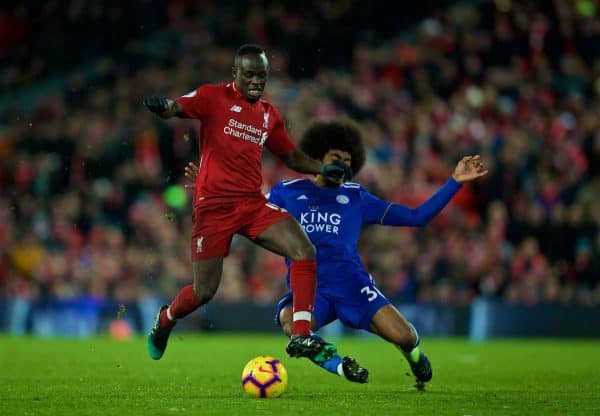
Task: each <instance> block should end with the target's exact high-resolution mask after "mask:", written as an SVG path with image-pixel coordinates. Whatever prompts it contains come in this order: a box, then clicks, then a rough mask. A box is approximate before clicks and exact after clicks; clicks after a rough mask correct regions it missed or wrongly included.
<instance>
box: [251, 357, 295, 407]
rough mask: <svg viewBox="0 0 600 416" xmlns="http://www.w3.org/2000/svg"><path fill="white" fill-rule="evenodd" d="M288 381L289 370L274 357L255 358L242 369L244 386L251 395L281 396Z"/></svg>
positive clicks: (264, 396)
mask: <svg viewBox="0 0 600 416" xmlns="http://www.w3.org/2000/svg"><path fill="white" fill-rule="evenodd" d="M287 383H288V376H287V370H286V369H285V367H284V366H283V364H282V363H281V361H279V360H278V359H276V358H274V357H270V356H264V357H263V356H261V357H256V358H253V359H251V360H250V361H248V363H247V364H246V366H245V367H244V370H243V371H242V387H243V388H244V391H245V392H246V393H247V394H248V395H249V396H251V397H260V398H272V397H279V396H281V395H282V394H283V392H285V389H286V388H287Z"/></svg>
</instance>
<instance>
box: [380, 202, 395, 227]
mask: <svg viewBox="0 0 600 416" xmlns="http://www.w3.org/2000/svg"><path fill="white" fill-rule="evenodd" d="M392 205H394V204H393V203H390V204H389V205H388V206H387V208H386V209H385V211H384V212H383V215H382V216H381V219H380V220H379V224H381V225H383V219H384V218H385V216H386V215H387V213H388V211H389V210H390V208H391V207H392Z"/></svg>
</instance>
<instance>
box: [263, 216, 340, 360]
mask: <svg viewBox="0 0 600 416" xmlns="http://www.w3.org/2000/svg"><path fill="white" fill-rule="evenodd" d="M255 242H256V243H257V244H259V245H260V246H262V247H264V248H266V249H267V250H270V251H272V252H274V253H277V254H279V255H282V256H285V257H287V258H288V259H290V261H291V264H290V287H291V289H292V293H293V315H292V331H291V338H290V341H289V343H288V345H287V347H286V351H287V353H288V354H289V355H290V356H292V357H307V358H310V359H311V360H313V361H315V362H323V361H326V360H327V359H329V358H331V356H332V355H334V354H335V352H336V348H335V346H334V345H332V344H329V343H327V342H325V341H323V339H321V338H320V337H317V336H315V335H313V334H311V332H310V322H311V318H312V308H313V305H314V301H315V292H316V288H317V266H316V263H315V257H316V252H315V247H314V246H313V245H312V243H311V242H310V240H309V239H308V237H307V236H306V234H305V233H304V230H303V229H302V228H301V227H300V225H299V224H298V223H297V222H296V221H295V220H294V219H292V218H291V217H288V218H285V219H283V220H281V221H279V222H276V223H275V224H272V225H271V226H269V227H268V228H267V229H266V230H264V231H263V232H262V233H261V234H260V235H259V236H258V237H257V238H256V240H255Z"/></svg>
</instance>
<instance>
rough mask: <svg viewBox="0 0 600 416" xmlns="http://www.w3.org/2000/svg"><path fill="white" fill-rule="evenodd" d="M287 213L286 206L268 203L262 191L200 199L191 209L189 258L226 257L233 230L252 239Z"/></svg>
mask: <svg viewBox="0 0 600 416" xmlns="http://www.w3.org/2000/svg"><path fill="white" fill-rule="evenodd" d="M289 217H290V214H288V212H287V211H286V210H284V209H282V208H279V207H278V206H277V205H274V204H271V203H270V202H268V201H267V200H266V198H265V197H264V196H263V195H262V194H260V195H257V196H256V197H246V198H235V199H231V200H228V199H223V198H221V199H219V200H212V201H211V200H210V199H208V200H202V201H200V202H198V203H196V205H195V206H194V208H193V211H192V222H193V229H192V244H191V250H192V260H193V261H195V260H203V259H210V258H214V257H221V256H223V257H226V256H227V255H228V254H229V249H230V247H231V239H232V238H233V235H234V234H241V235H243V236H245V237H247V238H249V239H250V240H255V239H256V238H257V237H258V236H259V235H260V233H262V232H263V231H264V230H266V229H267V228H269V226H271V225H273V224H275V223H276V222H279V221H281V220H283V219H285V218H289Z"/></svg>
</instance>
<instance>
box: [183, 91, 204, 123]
mask: <svg viewBox="0 0 600 416" xmlns="http://www.w3.org/2000/svg"><path fill="white" fill-rule="evenodd" d="M176 101H177V102H178V103H179V105H180V106H181V108H182V109H183V115H184V116H185V117H186V118H194V119H198V120H202V119H203V118H204V117H206V115H207V113H208V108H209V105H208V101H209V97H208V88H207V87H206V86H205V85H202V86H200V87H198V88H196V89H195V90H194V91H191V92H189V93H187V94H185V95H182V96H181V97H179V98H178V99H177V100H176Z"/></svg>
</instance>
